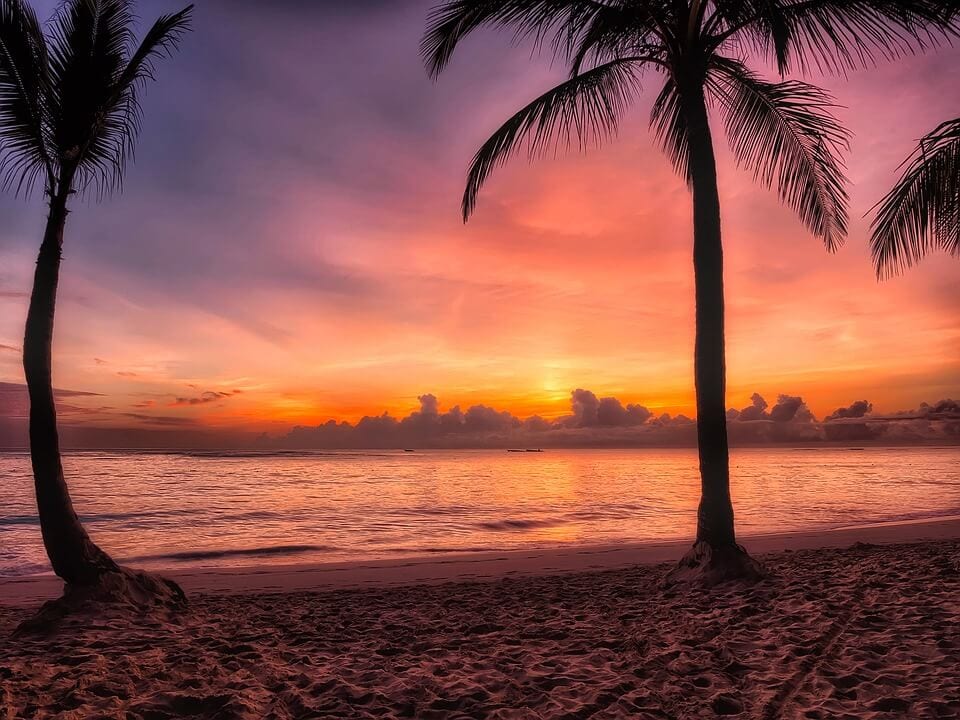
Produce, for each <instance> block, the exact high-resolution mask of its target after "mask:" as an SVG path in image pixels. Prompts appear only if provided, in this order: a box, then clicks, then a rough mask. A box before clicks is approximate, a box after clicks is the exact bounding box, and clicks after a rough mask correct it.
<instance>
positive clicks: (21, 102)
mask: <svg viewBox="0 0 960 720" xmlns="http://www.w3.org/2000/svg"><path fill="white" fill-rule="evenodd" d="M49 87H50V76H49V66H48V63H47V53H46V43H45V41H44V37H43V32H42V30H41V28H40V23H39V22H38V21H37V17H36V15H35V14H34V12H33V10H32V8H31V7H30V6H29V5H28V4H27V3H26V2H24V1H23V0H0V186H2V187H3V188H4V189H7V188H10V187H14V188H15V189H16V192H17V194H20V193H29V192H30V190H31V189H32V188H33V186H34V185H35V184H36V181H37V180H38V179H40V178H43V180H44V183H45V184H46V186H47V189H48V190H49V189H50V186H51V183H52V178H53V174H54V167H53V162H52V159H51V157H50V152H49V148H48V132H47V126H46V123H45V117H46V112H45V105H46V100H47V95H48V90H49Z"/></svg>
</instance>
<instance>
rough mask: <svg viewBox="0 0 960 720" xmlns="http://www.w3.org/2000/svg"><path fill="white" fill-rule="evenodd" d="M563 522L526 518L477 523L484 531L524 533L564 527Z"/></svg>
mask: <svg viewBox="0 0 960 720" xmlns="http://www.w3.org/2000/svg"><path fill="white" fill-rule="evenodd" d="M563 524H564V523H563V520H557V519H554V518H546V519H544V520H530V519H526V518H518V519H512V518H507V519H505V520H489V521H487V522H480V523H477V524H476V526H477V527H480V528H483V529H484V530H499V531H508V532H511V531H520V532H522V531H524V530H536V529H537V528H545V527H556V526H557V525H563Z"/></svg>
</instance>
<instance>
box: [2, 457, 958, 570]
mask: <svg viewBox="0 0 960 720" xmlns="http://www.w3.org/2000/svg"><path fill="white" fill-rule="evenodd" d="M64 465H65V468H66V472H67V475H68V481H69V483H70V486H71V490H72V493H73V497H74V503H75V505H76V507H77V510H78V512H79V513H80V515H81V517H82V518H83V520H84V521H85V523H86V524H87V527H88V529H89V530H90V533H91V535H93V537H94V538H95V539H96V540H97V541H98V542H99V543H100V544H101V545H102V546H103V547H104V548H106V549H107V550H109V551H110V552H111V553H112V554H113V555H114V557H115V558H117V559H118V560H121V561H123V562H128V563H134V564H136V565H138V566H141V567H154V568H158V567H171V566H208V567H209V566H228V565H230V566H237V565H253V564H261V563H263V562H265V561H268V562H270V563H277V564H280V563H295V562H316V561H324V560H347V559H363V558H383V557H391V556H398V555H402V554H410V555H415V554H422V553H432V552H454V551H475V550H476V551H480V550H490V549H506V548H523V547H546V546H557V545H566V544H571V543H579V544H598V543H599V544H605V543H610V544H612V543H617V542H632V541H642V540H653V539H679V538H691V537H692V535H693V532H694V524H695V518H694V513H695V508H696V505H697V499H698V479H697V472H696V468H697V462H696V453H695V451H693V450H553V451H548V452H544V453H536V454H534V453H529V454H525V453H507V452H504V451H418V452H416V453H403V452H342V453H306V454H304V453H301V454H281V455H250V454H235V455H230V454H226V455H224V454H202V453H192V454H183V453H179V454H176V453H169V454H153V453H144V454H139V453H104V452H88V453H76V454H72V455H69V456H68V457H66V458H65V461H64ZM731 465H732V475H733V478H732V489H733V494H734V502H735V506H736V512H737V522H738V528H739V530H740V532H741V533H743V534H747V533H756V532H769V531H781V530H794V529H806V528H820V527H841V526H845V525H851V524H861V523H871V522H882V521H888V520H899V519H912V518H924V517H937V516H944V515H958V514H960V448H956V447H954V448H916V449H905V448H890V449H888V448H866V449H814V450H806V449H749V450H736V451H734V452H733V454H732V457H731ZM0 477H3V478H4V482H3V484H2V485H0V576H12V575H26V574H33V573H40V572H47V571H49V566H48V565H47V564H46V560H45V556H44V553H43V546H42V544H41V540H40V528H39V525H38V523H37V517H36V508H35V505H34V500H33V494H32V478H31V475H30V463H29V458H28V456H27V455H25V454H0Z"/></svg>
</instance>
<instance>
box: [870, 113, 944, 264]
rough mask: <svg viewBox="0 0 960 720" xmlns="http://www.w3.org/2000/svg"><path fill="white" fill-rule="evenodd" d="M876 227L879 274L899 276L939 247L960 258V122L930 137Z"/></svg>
mask: <svg viewBox="0 0 960 720" xmlns="http://www.w3.org/2000/svg"><path fill="white" fill-rule="evenodd" d="M904 165H907V168H906V170H905V171H904V172H903V175H902V176H901V177H900V180H899V181H898V182H897V184H896V185H895V186H894V187H893V189H892V190H891V191H890V192H889V193H888V194H887V196H886V197H884V199H883V200H881V201H880V202H879V203H878V204H877V206H876V208H877V214H876V216H875V217H874V219H873V222H872V224H871V227H872V230H873V232H872V235H871V238H870V252H871V255H872V256H873V262H874V268H875V269H876V272H877V276H878V277H881V278H884V277H890V276H892V275H896V274H898V273H900V272H901V271H903V270H904V269H906V268H908V267H911V266H913V265H914V264H915V263H918V262H920V260H922V259H923V257H924V256H925V255H926V254H927V253H928V252H929V251H930V250H933V249H940V250H945V251H946V252H948V253H950V254H951V255H953V256H955V257H960V118H958V119H956V120H949V121H947V122H945V123H943V124H941V125H940V126H939V127H937V129H936V130H934V131H933V132H931V133H929V134H928V135H926V136H925V137H924V138H923V139H922V140H921V141H920V144H919V145H918V146H917V148H916V150H915V151H914V153H913V154H912V155H911V156H910V157H909V158H908V159H907V161H906V162H905V163H904Z"/></svg>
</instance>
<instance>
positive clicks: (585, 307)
mask: <svg viewBox="0 0 960 720" xmlns="http://www.w3.org/2000/svg"><path fill="white" fill-rule="evenodd" d="M154 4H155V5H156V6H157V8H158V9H159V8H165V7H166V5H165V4H164V3H162V2H156V3H154ZM218 7H219V5H218V4H212V5H211V6H210V7H209V8H208V12H206V13H201V14H200V18H199V21H198V27H197V30H196V32H195V33H194V34H193V36H192V37H191V38H190V41H189V42H188V43H187V50H186V51H185V52H184V53H183V54H182V55H181V56H180V57H178V58H177V59H175V60H174V61H173V62H169V63H167V64H166V65H165V66H164V68H163V72H161V73H160V77H161V82H160V83H159V84H158V85H156V86H154V87H151V88H149V91H148V95H147V102H146V104H145V110H146V115H147V118H148V121H147V123H146V124H145V127H144V139H143V148H142V150H141V152H140V153H139V155H138V162H137V164H136V165H134V166H132V167H131V168H130V171H129V180H128V183H127V188H126V192H125V194H124V195H123V196H121V197H117V198H113V199H112V200H109V201H108V202H106V203H104V204H102V205H100V206H96V205H92V204H89V203H86V204H84V203H80V204H78V206H77V207H76V208H75V213H74V214H73V215H72V216H71V218H70V222H71V224H70V226H69V228H68V232H67V241H66V251H65V264H64V269H63V272H64V275H63V282H62V292H61V299H60V306H59V309H58V319H57V337H56V345H55V356H56V362H55V380H56V385H57V386H58V387H60V388H65V389H69V390H75V391H84V392H89V393H96V394H97V395H95V396H85V397H77V398H74V399H73V400H71V404H72V406H74V410H75V412H73V413H72V414H71V415H70V418H69V421H70V422H77V423H92V424H97V425H102V426H124V425H125V424H130V425H134V426H136V425H146V426H151V425H153V424H155V423H156V422H157V418H161V420H160V422H161V423H163V422H166V421H164V420H162V418H184V419H188V420H193V421H196V422H197V423H198V425H200V426H205V427H209V426H214V427H224V428H243V429H249V430H256V431H268V432H277V433H278V432H282V431H283V430H285V429H286V428H288V427H289V426H291V425H294V424H316V423H319V422H321V421H323V420H326V419H328V418H338V419H348V420H355V419H357V418H359V417H360V416H362V415H364V414H379V413H381V412H383V411H384V410H388V411H390V412H391V413H395V414H405V413H406V412H407V411H409V410H410V409H412V408H414V407H416V405H417V400H416V398H417V396H418V395H421V394H423V393H425V392H431V393H434V394H436V395H437V396H438V397H439V398H440V401H441V404H442V405H443V406H445V407H449V406H451V405H453V404H456V403H459V404H461V405H464V406H467V405H470V404H473V403H478V402H482V403H485V404H488V405H492V406H494V407H497V408H503V409H508V410H510V411H512V412H514V413H515V414H517V415H519V416H521V417H523V416H527V415H531V414H534V413H539V414H542V415H544V416H548V417H549V416H556V415H560V414H564V413H566V412H568V410H569V403H570V391H571V390H572V389H574V388H576V387H585V388H589V389H591V390H593V391H594V392H596V393H597V394H598V395H615V396H617V397H618V398H620V399H621V400H622V401H623V402H624V403H626V402H638V403H642V404H644V405H646V406H647V407H649V408H651V409H652V410H655V411H656V412H661V411H669V412H671V413H676V412H684V413H687V414H692V407H693V393H692V385H693V383H692V344H693V325H692V313H693V306H692V298H693V287H692V281H693V277H692V266H691V228H690V212H691V211H690V197H689V194H688V192H687V190H686V188H685V187H684V185H683V183H682V182H681V181H680V180H679V179H678V178H677V177H676V176H675V175H674V174H673V172H672V170H671V169H670V167H669V165H668V163H667V161H666V160H665V159H664V158H663V157H662V155H661V154H660V152H659V150H658V149H656V147H655V146H654V143H653V141H652V139H651V136H650V134H649V132H648V131H647V128H646V111H647V109H648V107H649V98H648V99H645V100H642V101H641V102H640V103H639V105H638V107H637V109H636V112H634V113H633V114H632V115H631V116H630V119H629V121H628V123H627V125H626V126H625V127H624V128H623V131H622V133H621V137H620V139H619V140H618V141H616V142H614V143H613V144H610V145H608V146H606V147H605V148H603V149H601V150H599V151H594V152H590V153H589V154H586V155H576V154H575V155H573V156H562V157H559V158H556V159H547V160H543V161H538V162H535V163H534V164H532V165H528V164H526V163H525V162H524V161H523V160H518V161H516V162H513V163H512V164H510V165H509V166H508V167H507V168H505V169H504V170H502V171H500V172H498V173H496V174H495V175H494V176H493V178H492V180H491V182H490V183H489V185H488V188H487V190H486V191H485V192H484V193H483V194H482V195H481V198H480V204H479V208H478V211H477V214H476V216H475V218H474V219H473V220H472V221H471V222H470V224H469V225H467V226H466V227H464V226H463V225H462V224H461V223H460V222H459V217H458V203H459V195H460V192H461V189H462V181H463V173H464V170H465V168H466V165H467V162H468V160H469V158H470V156H471V154H472V152H473V151H474V150H475V149H476V147H477V146H478V145H479V144H480V143H481V142H482V141H483V140H484V139H485V138H486V137H487V135H489V133H490V132H491V131H492V130H493V129H495V127H496V126H497V125H498V124H499V122H501V121H502V120H503V119H505V118H506V117H507V116H508V114H509V112H510V111H511V110H513V109H515V108H517V107H519V106H520V105H521V104H522V103H523V102H524V101H525V100H528V99H529V98H531V97H532V96H533V95H534V94H535V93H536V92H538V91H539V90H541V89H543V88H545V87H547V84H548V83H549V82H550V80H551V79H555V78H556V77H557V75H556V72H555V71H551V70H550V69H549V68H548V67H546V65H545V64H544V63H539V62H533V63H531V62H529V61H528V60H529V58H528V53H527V52H526V51H524V50H517V51H509V50H507V49H505V48H504V47H503V46H502V43H500V42H499V40H498V39H497V38H495V37H490V38H481V39H478V41H477V42H476V43H474V44H472V45H469V46H466V47H465V48H464V51H463V54H462V56H461V57H460V58H459V61H458V62H455V63H454V64H453V67H452V68H451V69H450V71H449V74H448V75H447V76H445V77H444V78H441V80H440V82H439V83H438V84H437V85H432V84H431V83H430V82H429V81H428V80H427V79H426V78H425V76H424V74H423V71H422V68H421V67H420V65H419V60H418V58H417V55H416V37H417V34H418V32H419V30H420V27H421V26H422V13H420V14H418V13H417V12H412V11H410V10H409V8H407V9H406V10H400V9H397V8H393V9H389V10H379V11H377V12H378V14H376V16H375V17H373V18H371V22H370V23H369V24H368V25H367V26H365V28H364V29H363V30H362V31H361V32H360V36H359V38H358V37H354V36H350V42H351V43H352V44H353V45H355V46H356V52H358V53H362V54H364V56H365V59H364V60H363V61H362V62H358V63H356V64H347V63H346V61H344V60H343V57H344V53H346V52H348V49H347V48H345V47H343V43H344V42H345V41H344V40H342V39H341V38H342V36H343V33H342V32H340V30H339V29H338V25H337V23H338V22H339V20H338V19H337V18H333V19H331V20H330V21H329V22H328V23H327V24H326V25H325V26H324V28H325V29H324V30H323V31H322V32H323V33H324V36H323V37H322V38H318V37H317V33H316V32H310V31H309V30H308V29H305V27H304V23H303V22H300V23H296V22H295V20H294V19H291V18H289V17H287V16H285V15H283V14H280V13H278V17H276V18H272V17H266V16H265V17H264V18H257V17H254V16H253V15H252V14H251V13H252V11H250V10H246V11H242V12H240V13H239V14H237V15H235V16H234V15H231V16H230V17H227V15H228V14H227V12H226V10H223V11H222V13H221V14H220V15H217V12H219V11H218V10H217V8H218ZM144 12H145V13H146V10H145V11H144ZM291 23H293V24H294V25H295V26H291ZM398 28H399V29H398ZM271 33H274V34H276V35H277V37H281V36H284V35H283V34H284V33H289V39H288V40H285V42H284V43H282V44H280V45H279V46H277V45H273V44H272V43H271V42H269V41H266V42H258V38H259V37H260V36H266V37H267V38H268V39H269V37H271V35H270V34H271ZM385 40H386V42H385ZM268 48H272V49H270V50H268ZM368 51H369V52H368ZM228 52H236V53H238V54H239V60H238V59H236V58H234V59H233V60H234V62H233V63H232V65H230V67H226V66H225V65H223V64H217V63H216V62H213V59H219V60H223V59H224V57H228V56H227V55H226V53H228ZM377 53H379V54H377ZM371 54H372V55H373V57H371ZM305 59H306V60H305ZM261 65H263V66H264V67H263V68H261V67H260V66H261ZM305 65H307V67H305ZM480 67H482V68H483V69H484V70H487V71H488V72H481V70H480V69H479V68H480ZM325 68H327V69H330V72H331V73H334V74H333V75H327V76H324V79H323V80H322V81H320V82H317V79H316V78H317V74H318V73H322V72H324V69H325ZM344 68H349V69H348V70H347V69H344ZM958 68H960V52H958V51H957V50H955V49H954V50H949V51H944V52H942V53H940V54H939V55H936V56H930V57H925V58H919V59H914V60H911V61H909V62H904V63H901V64H898V65H896V66H886V67H883V68H881V69H880V70H878V71H874V72H869V73H857V74H855V75H854V76H852V78H851V79H850V80H849V81H848V82H845V81H841V80H835V79H833V80H829V81H828V84H829V86H830V88H831V89H832V90H833V91H834V92H835V94H836V96H837V98H838V101H839V102H840V103H842V104H843V105H845V106H846V107H845V108H844V109H841V110H839V111H838V114H839V115H840V117H841V118H842V119H843V120H844V121H845V122H846V123H847V124H848V126H849V127H850V128H851V129H852V130H853V132H854V133H855V139H854V142H853V147H852V151H851V154H850V157H849V168H848V169H849V176H850V178H851V180H852V182H853V184H852V186H851V199H852V208H851V209H852V212H851V215H852V217H853V222H852V223H851V233H850V238H849V240H848V243H847V245H846V247H844V248H843V249H842V251H841V252H840V253H838V254H837V255H835V256H831V255H829V254H827V253H826V252H825V251H824V249H823V247H822V245H821V244H820V243H819V241H817V240H816V239H814V238H812V237H810V236H809V235H808V234H807V233H806V232H805V230H804V229H803V227H802V226H801V224H800V223H799V222H798V221H797V220H796V219H795V218H794V217H793V216H792V214H791V213H790V212H789V211H788V210H786V209H782V208H780V207H779V206H778V204H777V201H776V198H775V196H774V195H773V194H772V193H770V192H767V191H765V190H763V189H761V188H758V187H756V186H754V185H753V184H752V183H751V179H750V177H749V176H748V175H747V174H745V173H743V172H741V171H739V170H737V169H736V168H735V167H734V166H733V164H732V162H731V160H730V157H729V155H728V154H727V152H726V150H725V148H724V141H723V140H722V136H721V135H720V134H719V133H720V132H722V128H720V127H719V126H718V127H717V132H718V136H717V137H718V140H717V145H718V147H720V148H721V154H720V158H719V162H720V170H719V172H720V182H721V195H722V197H721V201H722V205H723V223H724V224H723V228H724V237H725V247H726V254H727V255H726V256H727V272H726V287H727V303H728V304H727V307H728V318H729V319H728V334H727V341H728V367H729V404H730V405H731V406H733V407H741V406H743V405H745V404H747V403H748V398H749V396H750V395H751V394H752V393H753V392H755V391H759V392H761V393H763V394H764V395H768V396H774V397H775V396H776V394H777V393H781V392H783V393H790V394H793V395H801V396H802V397H803V398H804V399H805V400H806V401H807V404H808V405H809V407H810V408H811V409H812V410H813V412H814V413H815V414H816V415H817V416H818V417H819V416H822V415H824V414H826V413H828V412H830V411H832V410H833V409H834V408H836V407H838V406H840V405H846V404H848V403H850V402H851V401H852V400H855V399H861V398H864V399H868V400H870V401H872V402H873V403H874V406H875V407H876V408H877V409H878V410H882V411H895V410H901V409H908V408H913V407H916V406H917V405H918V404H919V403H920V402H921V401H929V402H933V401H936V400H939V399H941V398H944V397H949V396H951V395H953V396H954V397H956V396H957V395H960V282H958V280H960V266H958V264H957V261H956V260H954V259H951V258H947V257H945V256H932V257H930V258H929V259H928V260H927V261H925V262H924V263H923V264H922V265H921V266H920V267H919V268H917V269H915V270H913V271H911V272H909V273H908V274H906V275H905V276H904V277H901V278H897V279H895V280H892V281H888V282H883V283H878V282H877V281H876V280H875V279H874V277H873V274H872V270H871V267H870V263H869V259H868V253H867V249H866V226H867V225H866V220H864V219H863V216H864V215H865V214H866V213H867V212H868V211H869V209H870V207H871V205H872V204H873V203H874V202H876V201H877V200H878V199H879V197H880V196H881V195H882V193H883V191H884V189H885V188H886V187H887V186H889V184H890V183H891V182H892V181H893V179H894V177H895V168H896V167H897V165H898V164H899V162H900V161H901V160H902V159H903V158H904V157H905V156H906V155H907V154H908V153H909V152H910V150H911V147H912V144H913V142H914V141H915V139H916V138H917V137H919V136H920V135H922V134H923V133H924V132H926V131H927V130H929V129H931V128H932V127H933V126H934V125H935V124H936V123H937V122H939V121H940V120H941V119H945V118H947V117H954V116H956V114H957V113H958V111H960V106H958V105H957V93H956V88H957V87H960V70H958ZM655 81H656V79H655V78H651V92H650V93H649V96H650V97H652V96H653V95H654V94H655V91H656V90H657V89H658V86H657V87H654V84H655ZM198 98H202V99H204V101H203V102H202V103H201V104H200V105H196V103H197V102H198ZM191 103H193V104H194V105H196V106H197V107H198V111H197V114H196V115H195V116H194V115H192V114H189V112H188V110H187V107H186V106H187V105H190V104H191ZM225 116H229V117H230V121H229V122H224V117H225ZM2 207H3V212H4V215H5V217H9V218H11V219H12V222H11V223H10V224H9V225H8V226H7V227H6V228H4V229H3V230H0V346H2V347H0V381H6V382H10V383H21V382H22V381H23V380H22V371H21V370H20V367H19V357H18V354H17V352H16V350H17V348H19V347H20V344H21V341H20V338H21V335H22V325H23V320H24V318H25V314H26V293H27V292H28V291H29V287H30V271H31V266H32V262H33V257H34V253H35V252H36V247H37V246H38V243H39V237H40V230H41V221H42V207H41V204H40V200H39V198H34V199H33V200H32V201H31V202H28V203H25V202H22V201H15V200H12V199H9V198H7V199H5V200H4V201H3V206H2ZM178 399H179V400H178ZM191 400H193V402H192V403H191Z"/></svg>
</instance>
